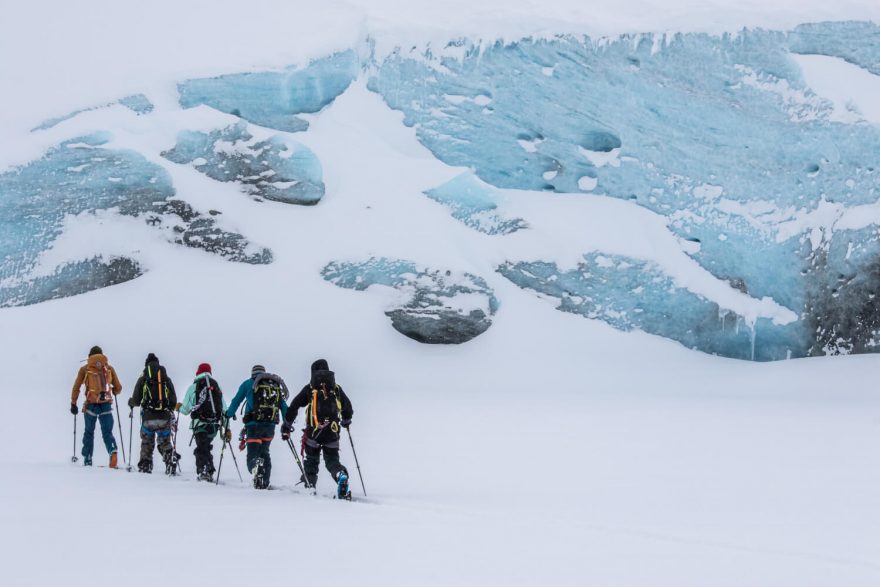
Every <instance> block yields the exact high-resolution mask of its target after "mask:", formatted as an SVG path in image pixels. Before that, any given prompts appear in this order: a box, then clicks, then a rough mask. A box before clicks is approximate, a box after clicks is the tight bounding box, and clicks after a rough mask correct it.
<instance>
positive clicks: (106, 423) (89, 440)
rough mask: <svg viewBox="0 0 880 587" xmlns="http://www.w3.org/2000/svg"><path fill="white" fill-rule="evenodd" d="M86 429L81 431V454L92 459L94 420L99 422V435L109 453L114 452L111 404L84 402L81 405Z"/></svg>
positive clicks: (114, 442)
mask: <svg viewBox="0 0 880 587" xmlns="http://www.w3.org/2000/svg"><path fill="white" fill-rule="evenodd" d="M83 417H84V418H85V421H86V429H85V431H84V432H83V447H82V456H83V458H85V459H86V460H91V459H92V452H93V451H94V446H95V422H99V421H100V422H101V436H102V437H103V438H104V446H105V447H106V448H107V452H108V453H109V454H113V453H115V452H116V439H114V438H113V404H109V403H108V404H86V405H85V406H83Z"/></svg>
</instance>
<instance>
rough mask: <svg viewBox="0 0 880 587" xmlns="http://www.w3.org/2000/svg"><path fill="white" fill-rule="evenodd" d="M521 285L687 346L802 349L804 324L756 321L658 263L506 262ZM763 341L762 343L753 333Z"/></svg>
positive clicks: (752, 352)
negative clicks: (568, 264)
mask: <svg viewBox="0 0 880 587" xmlns="http://www.w3.org/2000/svg"><path fill="white" fill-rule="evenodd" d="M498 272H499V273H501V274H502V275H503V276H504V277H506V278H507V279H509V280H510V281H512V282H513V283H515V284H516V285H518V286H519V287H522V288H524V289H528V290H531V291H534V292H537V293H540V294H543V295H545V296H548V297H549V298H552V299H553V300H554V301H555V303H556V307H557V309H559V310H561V311H563V312H570V313H572V314H578V315H581V316H584V317H587V318H591V319H596V320H602V321H604V322H607V323H608V324H610V325H611V326H614V327H615V328H618V329H620V330H624V331H629V330H634V329H638V330H641V331H643V332H648V333H651V334H657V335H660V336H664V337H666V338H670V339H672V340H675V341H678V342H680V343H681V344H683V345H685V346H686V347H688V348H692V349H699V350H701V351H704V352H707V353H712V354H717V355H723V356H726V357H733V358H738V359H748V360H776V359H785V358H787V357H789V356H792V355H801V356H802V355H803V354H804V353H805V352H806V350H807V349H806V348H804V333H803V332H802V330H803V326H802V325H800V324H797V325H787V326H777V325H774V324H773V323H772V322H771V321H770V320H768V319H766V318H758V319H757V321H755V322H754V323H750V322H748V321H747V320H746V319H744V318H743V317H742V316H739V315H737V314H735V313H734V312H731V311H729V310H725V309H723V308H720V307H719V306H718V304H716V303H715V302H712V301H710V300H707V299H706V298H705V297H703V296H700V295H698V294H695V293H692V292H690V291H688V290H687V289H685V288H683V287H680V286H678V285H676V284H675V282H674V280H673V279H672V278H671V277H669V275H667V274H666V273H665V272H664V271H663V270H662V269H661V268H660V267H658V266H657V265H656V264H654V263H651V262H648V261H641V260H638V259H632V258H627V257H623V256H619V255H607V254H601V253H589V254H586V255H584V256H583V261H582V262H581V263H579V264H578V265H577V267H574V268H571V269H566V270H563V269H560V268H559V267H558V266H557V265H556V264H555V263H549V262H545V261H530V262H523V261H521V262H516V263H513V262H508V263H505V264H504V265H502V266H500V267H499V268H498ZM759 339H760V341H761V344H760V346H758V345H757V344H756V341H757V340H759Z"/></svg>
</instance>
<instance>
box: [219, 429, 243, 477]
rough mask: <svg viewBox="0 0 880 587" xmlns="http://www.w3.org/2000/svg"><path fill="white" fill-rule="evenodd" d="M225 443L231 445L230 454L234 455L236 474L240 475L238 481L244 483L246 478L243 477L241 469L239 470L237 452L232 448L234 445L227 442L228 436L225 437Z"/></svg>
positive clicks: (233, 461)
mask: <svg viewBox="0 0 880 587" xmlns="http://www.w3.org/2000/svg"><path fill="white" fill-rule="evenodd" d="M223 442H225V443H226V444H228V445H229V454H231V455H232V463H233V464H234V465H235V472H236V473H238V480H239V481H240V482H241V483H244V478H243V477H242V476H241V469H239V468H238V459H237V458H235V450H234V449H233V448H232V443H231V442H228V441H227V440H226V436H223Z"/></svg>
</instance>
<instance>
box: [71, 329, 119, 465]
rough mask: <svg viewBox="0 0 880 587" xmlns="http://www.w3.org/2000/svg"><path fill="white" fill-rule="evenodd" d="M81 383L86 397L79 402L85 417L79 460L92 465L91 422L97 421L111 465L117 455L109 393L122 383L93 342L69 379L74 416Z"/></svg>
mask: <svg viewBox="0 0 880 587" xmlns="http://www.w3.org/2000/svg"><path fill="white" fill-rule="evenodd" d="M83 385H85V386H86V397H85V403H84V404H83V417H84V419H85V421H86V427H85V428H86V429H85V431H84V432H83V439H82V442H83V444H82V456H83V464H84V465H85V466H87V467H90V466H91V465H92V452H93V449H94V445H95V423H96V422H100V423H101V436H102V437H103V438H104V447H105V448H106V449H107V453H109V455H110V467H111V468H113V469H115V468H116V462H117V457H116V439H115V438H113V405H112V404H113V396H114V395H119V394H120V393H121V392H122V384H121V383H120V382H119V377H117V376H116V370H115V369H114V368H113V367H112V366H110V364H109V363H108V362H107V357H106V356H105V355H104V351H102V350H101V347H99V346H93V347H92V348H91V350H89V358H88V359H87V361H86V364H85V365H83V366H82V367H80V368H79V372H78V373H77V375H76V381H74V382H73V390H72V391H71V394H70V413H71V414H73V415H74V416H76V415H77V414H78V413H79V408H77V406H76V402H77V399H78V398H79V392H80V389H81V388H82V386H83Z"/></svg>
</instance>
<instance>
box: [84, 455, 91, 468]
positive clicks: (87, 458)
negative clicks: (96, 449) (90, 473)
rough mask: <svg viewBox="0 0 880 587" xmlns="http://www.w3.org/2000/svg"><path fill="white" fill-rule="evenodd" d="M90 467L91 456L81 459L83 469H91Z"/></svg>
mask: <svg viewBox="0 0 880 587" xmlns="http://www.w3.org/2000/svg"><path fill="white" fill-rule="evenodd" d="M91 466H92V455H89V456H87V457H83V467H91Z"/></svg>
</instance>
